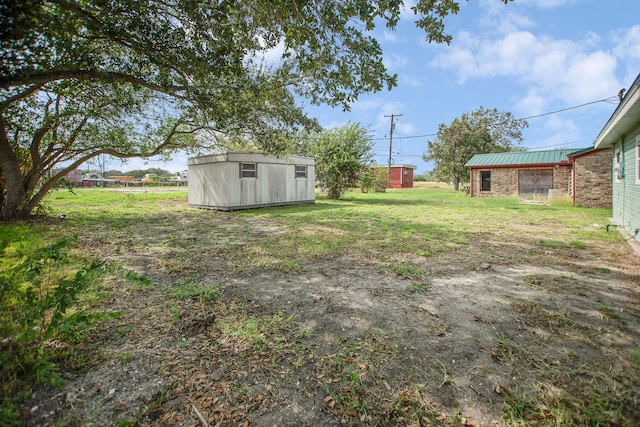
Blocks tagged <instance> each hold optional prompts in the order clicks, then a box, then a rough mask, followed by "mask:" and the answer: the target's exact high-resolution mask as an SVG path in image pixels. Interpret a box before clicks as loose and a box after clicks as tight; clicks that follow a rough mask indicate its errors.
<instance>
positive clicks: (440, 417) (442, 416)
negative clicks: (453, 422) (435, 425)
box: [436, 412, 447, 421]
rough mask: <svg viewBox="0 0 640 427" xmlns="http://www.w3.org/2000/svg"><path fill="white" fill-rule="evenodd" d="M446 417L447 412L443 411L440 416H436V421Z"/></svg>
mask: <svg viewBox="0 0 640 427" xmlns="http://www.w3.org/2000/svg"><path fill="white" fill-rule="evenodd" d="M446 419H447V414H445V413H444V412H443V413H442V414H440V416H439V417H437V418H436V421H444V420H446Z"/></svg>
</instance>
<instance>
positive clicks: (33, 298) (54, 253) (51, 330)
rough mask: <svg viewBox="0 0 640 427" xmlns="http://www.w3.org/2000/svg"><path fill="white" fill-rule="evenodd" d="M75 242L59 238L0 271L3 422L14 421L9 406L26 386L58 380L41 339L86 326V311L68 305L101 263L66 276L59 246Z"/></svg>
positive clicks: (65, 260)
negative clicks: (73, 309)
mask: <svg viewBox="0 0 640 427" xmlns="http://www.w3.org/2000/svg"><path fill="white" fill-rule="evenodd" d="M75 240H76V236H73V237H67V238H62V239H59V240H57V241H55V242H54V243H52V244H50V245H47V246H45V247H42V248H40V249H37V250H36V251H35V252H34V253H32V254H29V255H26V256H25V257H24V259H23V260H22V261H19V262H17V263H14V264H5V265H4V266H3V267H4V268H3V270H2V271H0V312H1V313H2V316H1V317H0V334H1V336H2V341H0V383H1V384H2V394H1V395H0V414H1V416H2V417H3V418H4V419H5V420H6V423H7V424H8V425H12V424H17V423H18V414H17V413H16V412H15V410H14V405H15V404H16V402H17V401H19V400H20V399H21V398H24V397H25V396H26V395H27V393H28V392H29V391H30V388H31V387H30V386H31V385H32V384H41V383H45V384H50V385H54V386H57V385H61V384H62V380H61V378H60V376H59V375H58V366H57V365H56V364H55V363H54V362H53V360H52V359H53V357H52V355H51V354H50V352H49V351H47V347H46V345H47V343H48V342H49V341H50V340H51V339H53V338H56V337H58V336H59V335H60V334H61V333H63V332H64V331H67V330H69V329H72V328H76V327H77V326H78V325H79V324H85V325H86V321H87V316H86V314H85V313H83V312H82V311H78V310H76V311H73V312H71V309H72V308H73V307H74V306H76V305H77V303H78V296H79V293H80V292H81V291H82V290H83V289H85V288H86V287H87V286H88V285H89V284H90V283H92V281H93V280H94V279H96V278H97V277H98V275H100V274H101V273H103V272H104V263H103V262H102V261H94V262H92V263H91V264H89V265H87V266H85V267H83V268H81V269H79V270H78V271H76V272H75V273H73V274H69V271H68V270H69V269H68V268H66V267H65V265H67V264H68V257H67V254H66V253H65V252H63V250H62V249H63V248H64V247H65V246H67V245H68V244H70V243H71V242H74V241H75ZM21 393H22V395H21Z"/></svg>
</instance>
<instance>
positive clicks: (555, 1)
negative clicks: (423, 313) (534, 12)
mask: <svg viewBox="0 0 640 427" xmlns="http://www.w3.org/2000/svg"><path fill="white" fill-rule="evenodd" d="M581 2H582V0H518V3H519V4H522V5H523V6H532V7H535V8H538V9H554V8H558V7H561V6H566V5H571V4H577V3H581Z"/></svg>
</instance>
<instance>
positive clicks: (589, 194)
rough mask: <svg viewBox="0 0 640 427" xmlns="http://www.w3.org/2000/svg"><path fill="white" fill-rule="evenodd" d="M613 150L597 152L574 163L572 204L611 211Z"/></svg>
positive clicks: (576, 159) (578, 158)
mask: <svg viewBox="0 0 640 427" xmlns="http://www.w3.org/2000/svg"><path fill="white" fill-rule="evenodd" d="M612 157H613V150H612V149H611V148H607V149H604V150H597V151H593V152H591V153H588V154H585V155H583V156H578V157H575V161H574V180H575V184H574V192H575V194H574V204H575V205H576V206H583V207H587V208H606V209H611V200H612V190H611V161H612Z"/></svg>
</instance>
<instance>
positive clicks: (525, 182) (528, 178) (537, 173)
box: [518, 169, 553, 197]
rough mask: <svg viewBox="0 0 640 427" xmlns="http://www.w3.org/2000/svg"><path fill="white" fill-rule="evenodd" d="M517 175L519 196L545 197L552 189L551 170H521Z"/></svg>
mask: <svg viewBox="0 0 640 427" xmlns="http://www.w3.org/2000/svg"><path fill="white" fill-rule="evenodd" d="M518 174H519V176H518V178H519V180H518V181H519V183H520V188H519V190H520V195H521V196H525V197H526V196H544V197H547V195H548V194H549V189H551V188H553V169H534V170H522V171H519V172H518Z"/></svg>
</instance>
